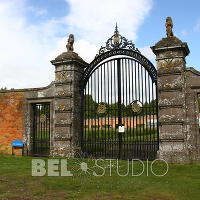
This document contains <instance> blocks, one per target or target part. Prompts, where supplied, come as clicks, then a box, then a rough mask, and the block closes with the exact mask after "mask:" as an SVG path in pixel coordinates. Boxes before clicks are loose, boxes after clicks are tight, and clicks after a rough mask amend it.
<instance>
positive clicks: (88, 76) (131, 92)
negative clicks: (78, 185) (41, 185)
mask: <svg viewBox="0 0 200 200" xmlns="http://www.w3.org/2000/svg"><path fill="white" fill-rule="evenodd" d="M113 56H114V57H113ZM110 57H113V58H111V59H110ZM156 79H157V72H156V69H155V67H154V66H153V64H152V63H151V62H150V61H149V60H148V59H147V58H145V57H144V56H143V55H141V54H140V52H139V50H138V49H136V48H135V46H134V44H132V42H131V41H128V40H127V39H126V38H124V37H122V36H121V35H119V32H118V30H117V27H116V30H115V33H114V35H113V36H112V37H111V38H110V39H109V40H108V41H107V43H106V47H101V49H100V51H99V54H98V55H97V56H96V58H95V59H94V60H93V61H92V63H91V64H90V65H89V66H88V67H87V68H86V70H85V72H84V75H83V79H82V83H83V85H82V95H83V99H84V102H83V105H82V106H83V116H84V118H83V134H82V151H83V152H84V153H86V155H88V156H91V157H104V158H122V159H132V158H139V159H154V158H155V156H156V152H157V150H158V136H159V135H158V128H157V98H156V97H157V89H156V88H157V87H156V83H157V82H156ZM119 126H120V127H119ZM123 127H124V130H123ZM120 129H122V130H120Z"/></svg>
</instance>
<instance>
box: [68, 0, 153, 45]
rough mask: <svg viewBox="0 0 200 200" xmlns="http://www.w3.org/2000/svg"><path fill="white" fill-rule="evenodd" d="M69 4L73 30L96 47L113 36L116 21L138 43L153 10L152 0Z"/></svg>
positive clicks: (97, 0)
mask: <svg viewBox="0 0 200 200" xmlns="http://www.w3.org/2000/svg"><path fill="white" fill-rule="evenodd" d="M66 1H67V2H68V3H69V4H70V13H69V15H68V16H67V17H66V22H67V24H68V25H69V26H70V30H71V31H73V32H76V33H77V34H78V35H79V36H80V37H81V38H84V39H85V40H87V41H90V42H93V43H96V44H99V43H100V44H101V43H102V41H105V39H107V38H108V37H109V36H110V34H112V33H113V31H114V26H115V23H116V22H117V23H118V25H119V29H120V30H121V33H125V34H126V36H127V37H128V38H131V39H132V40H133V41H135V39H136V37H137V36H136V32H137V30H138V28H139V26H140V25H141V23H142V22H143V21H144V19H145V17H146V16H147V15H148V13H149V11H150V9H151V7H152V1H151V0H84V1H83V0H66ZM122 30H123V31H122Z"/></svg>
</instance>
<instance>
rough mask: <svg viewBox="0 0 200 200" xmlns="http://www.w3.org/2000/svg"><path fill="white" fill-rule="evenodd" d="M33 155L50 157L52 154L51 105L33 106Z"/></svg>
mask: <svg viewBox="0 0 200 200" xmlns="http://www.w3.org/2000/svg"><path fill="white" fill-rule="evenodd" d="M32 108H33V135H32V138H33V154H34V155H35V156H49V152H50V103H36V104H32Z"/></svg>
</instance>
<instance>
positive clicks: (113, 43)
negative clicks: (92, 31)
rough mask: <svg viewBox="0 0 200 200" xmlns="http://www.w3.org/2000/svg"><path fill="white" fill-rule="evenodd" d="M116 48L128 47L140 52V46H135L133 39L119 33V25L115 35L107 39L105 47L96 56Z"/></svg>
mask: <svg viewBox="0 0 200 200" xmlns="http://www.w3.org/2000/svg"><path fill="white" fill-rule="evenodd" d="M116 49H128V50H132V51H136V52H138V53H140V51H139V50H138V48H136V47H135V44H133V43H132V41H131V40H128V39H126V38H125V37H123V36H121V35H120V34H119V31H118V27H117V25H116V27H115V32H114V35H113V36H112V37H111V38H109V39H108V40H107V42H106V46H105V47H101V48H100V50H99V53H98V54H97V55H96V57H97V56H99V55H101V54H103V53H105V52H107V51H111V50H116Z"/></svg>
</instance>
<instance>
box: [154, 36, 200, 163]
mask: <svg viewBox="0 0 200 200" xmlns="http://www.w3.org/2000/svg"><path fill="white" fill-rule="evenodd" d="M151 49H152V51H153V52H154V54H155V55H156V62H157V74H158V83H157V84H158V85H157V90H158V122H159V136H160V141H159V142H160V145H159V151H158V158H161V159H164V160H166V161H168V162H171V163H190V162H197V161H199V160H200V132H199V106H198V94H199V93H200V72H197V71H196V70H195V69H194V68H188V67H186V58H185V57H186V56H187V55H188V54H189V53H190V51H189V48H188V45H187V43H185V42H182V41H181V40H180V39H179V38H177V37H176V36H174V35H173V34H172V35H168V36H167V37H165V38H162V39H161V40H160V41H159V42H157V43H156V44H155V46H152V47H151Z"/></svg>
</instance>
